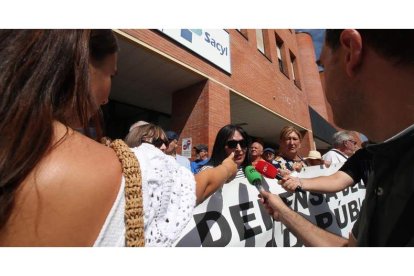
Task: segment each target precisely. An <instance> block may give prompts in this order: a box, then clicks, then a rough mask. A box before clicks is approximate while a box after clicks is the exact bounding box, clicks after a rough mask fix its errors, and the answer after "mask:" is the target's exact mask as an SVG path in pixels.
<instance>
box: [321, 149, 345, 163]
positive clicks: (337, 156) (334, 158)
mask: <svg viewBox="0 0 414 276" xmlns="http://www.w3.org/2000/svg"><path fill="white" fill-rule="evenodd" d="M322 159H323V160H326V161H330V162H331V164H335V163H344V162H346V160H348V158H347V157H346V155H345V154H344V153H340V152H338V150H336V149H331V150H330V151H328V152H327V153H325V154H324V155H323V156H322Z"/></svg>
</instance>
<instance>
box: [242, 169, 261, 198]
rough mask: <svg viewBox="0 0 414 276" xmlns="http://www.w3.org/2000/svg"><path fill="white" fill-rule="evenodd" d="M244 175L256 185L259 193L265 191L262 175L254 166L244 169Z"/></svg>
mask: <svg viewBox="0 0 414 276" xmlns="http://www.w3.org/2000/svg"><path fill="white" fill-rule="evenodd" d="M244 174H245V175H246V177H247V180H248V181H249V183H250V184H252V185H254V186H255V187H256V188H257V190H259V192H262V191H264V189H263V186H262V175H261V174H260V173H258V172H257V171H256V169H255V168H254V167H253V166H247V167H246V168H245V169H244Z"/></svg>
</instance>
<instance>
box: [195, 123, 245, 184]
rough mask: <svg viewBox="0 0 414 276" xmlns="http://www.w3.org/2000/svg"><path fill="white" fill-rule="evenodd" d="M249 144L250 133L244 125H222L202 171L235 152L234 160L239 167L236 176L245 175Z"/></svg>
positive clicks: (218, 163) (219, 162)
mask: <svg viewBox="0 0 414 276" xmlns="http://www.w3.org/2000/svg"><path fill="white" fill-rule="evenodd" d="M249 145H250V138H249V135H248V134H247V132H246V131H245V130H244V129H243V128H242V127H240V126H237V125H226V126H224V127H222V128H221V129H220V130H219V132H218V133H217V136H216V140H215V141H214V146H213V152H212V154H211V158H210V161H209V162H208V163H207V164H206V165H205V166H204V167H202V168H201V171H204V170H206V169H209V168H214V167H216V166H218V165H220V164H221V163H222V162H223V160H225V159H226V157H228V156H229V155H230V154H234V162H236V164H237V169H238V170H237V174H236V176H235V177H236V178H238V177H244V173H243V168H244V167H246V166H248V165H249V160H248V154H247V149H248V147H249Z"/></svg>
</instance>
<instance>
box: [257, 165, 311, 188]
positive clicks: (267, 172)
mask: <svg viewBox="0 0 414 276" xmlns="http://www.w3.org/2000/svg"><path fill="white" fill-rule="evenodd" d="M255 169H256V170H257V171H258V172H259V173H261V174H263V175H264V176H266V177H267V178H271V179H275V178H276V179H277V180H283V181H285V182H286V179H284V178H283V176H281V175H280V173H279V170H278V169H277V168H276V167H275V166H273V165H272V164H270V163H268V162H266V161H263V160H260V161H259V162H257V163H256V166H255ZM299 181H300V180H299ZM285 182H284V183H285ZM295 191H296V192H302V193H304V192H305V191H303V190H302V188H301V185H298V186H297V187H296V188H295Z"/></svg>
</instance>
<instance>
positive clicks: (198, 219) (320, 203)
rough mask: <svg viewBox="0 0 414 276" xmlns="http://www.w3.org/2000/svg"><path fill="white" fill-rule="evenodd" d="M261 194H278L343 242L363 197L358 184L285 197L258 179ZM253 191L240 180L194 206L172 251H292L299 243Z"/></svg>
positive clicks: (323, 171) (271, 182) (314, 172)
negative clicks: (335, 190)
mask: <svg viewBox="0 0 414 276" xmlns="http://www.w3.org/2000/svg"><path fill="white" fill-rule="evenodd" d="M341 166H342V164H333V165H331V166H330V167H329V168H326V167H324V166H313V167H306V168H304V169H303V170H302V171H301V172H300V173H299V174H298V176H299V177H302V178H310V177H316V176H320V175H330V174H332V173H334V172H336V171H337V170H338V169H339V168H340V167H341ZM262 184H263V187H264V188H265V190H268V191H271V192H272V193H275V194H279V195H280V196H281V197H282V198H284V200H285V202H286V203H287V204H288V205H289V206H290V207H291V208H292V209H293V210H295V211H297V212H299V213H300V214H301V215H303V216H304V217H306V218H307V219H308V220H310V221H311V222H313V223H314V224H316V225H318V226H319V227H321V228H323V229H326V230H328V231H330V232H332V233H335V234H338V235H342V236H343V237H348V234H349V232H350V231H351V229H352V226H353V224H354V222H355V221H356V219H357V217H358V215H359V211H360V208H361V204H362V201H363V199H364V198H365V187H364V185H363V183H357V184H355V185H354V186H352V187H350V188H346V189H344V190H343V191H340V192H338V193H331V194H318V193H309V192H306V193H300V192H296V193H290V192H287V191H286V190H284V189H283V188H282V187H281V186H280V185H279V184H278V183H277V180H276V179H269V178H263V181H262ZM258 194H259V193H258V191H257V189H256V188H255V187H254V186H253V185H251V184H250V183H249V182H248V181H247V179H246V178H245V177H238V178H236V179H234V180H232V181H231V182H229V183H227V184H224V185H223V187H222V188H221V189H219V190H218V191H217V192H216V193H214V194H213V195H212V196H210V197H209V198H208V199H206V200H205V201H204V202H203V203H202V204H200V205H199V206H197V207H196V208H195V211H194V216H193V219H192V220H191V221H190V223H189V224H188V225H187V227H186V228H185V230H184V232H183V235H182V236H181V237H180V238H179V239H178V241H177V242H176V243H175V246H184V247H199V246H205V247H224V246H231V247H233V246H241V247H265V246H266V247H276V246H277V247H292V246H294V247H296V246H303V244H302V243H301V242H300V241H298V240H297V239H296V237H295V236H294V235H293V234H292V233H291V232H290V231H289V230H288V229H287V228H286V227H285V226H284V225H282V224H281V223H280V222H277V221H273V218H272V217H271V216H270V215H268V214H267V212H266V210H265V209H264V208H263V206H262V204H261V203H260V202H259V200H258Z"/></svg>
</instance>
